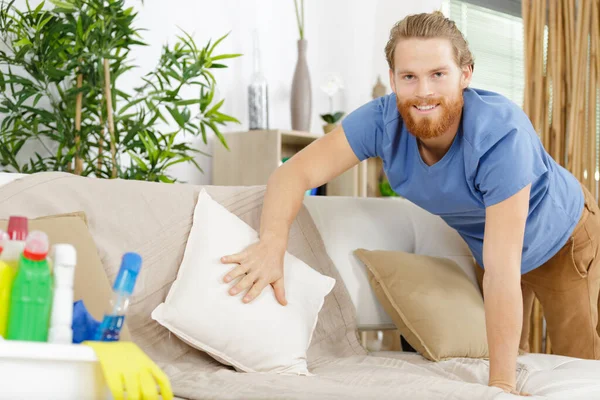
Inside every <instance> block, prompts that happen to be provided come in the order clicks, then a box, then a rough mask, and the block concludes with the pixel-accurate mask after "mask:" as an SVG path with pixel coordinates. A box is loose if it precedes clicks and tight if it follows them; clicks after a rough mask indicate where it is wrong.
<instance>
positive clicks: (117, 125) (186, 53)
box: [0, 0, 240, 182]
mask: <svg viewBox="0 0 600 400" xmlns="http://www.w3.org/2000/svg"><path fill="white" fill-rule="evenodd" d="M51 2H52V4H53V5H54V7H53V8H51V9H45V7H44V2H42V3H40V4H39V6H37V7H35V8H32V7H30V5H29V3H28V2H27V3H26V9H17V6H15V4H14V1H13V2H10V3H3V4H2V6H1V8H0V66H1V67H2V71H4V73H2V72H0V119H1V120H2V122H1V124H0V136H1V137H2V140H1V141H0V170H7V171H16V172H22V173H34V172H39V171H66V172H71V173H75V174H78V175H84V176H94V177H98V178H123V179H138V180H148V181H161V182H174V181H175V180H176V179H175V178H174V177H173V176H171V175H170V173H169V168H170V167H171V166H173V165H175V164H179V163H191V164H192V165H194V166H195V167H196V168H198V169H199V170H200V171H201V169H200V167H199V165H198V163H197V161H196V159H195V157H196V156H197V155H198V154H199V153H202V152H201V151H199V150H198V149H196V148H194V147H192V143H191V141H190V136H191V137H196V136H201V137H202V139H203V141H204V143H207V133H208V132H209V131H212V132H213V133H214V134H215V135H216V137H217V138H218V139H219V141H220V142H221V143H222V145H223V146H225V147H227V143H226V141H225V138H224V137H223V135H222V134H221V132H220V129H219V125H221V126H223V125H225V124H227V123H239V121H238V120H237V119H235V118H234V117H232V116H229V115H226V114H224V113H222V112H221V106H222V105H223V102H224V99H218V98H217V96H215V92H216V79H215V77H214V75H213V73H212V72H211V71H212V70H214V69H217V68H226V65H225V64H223V60H225V59H230V58H235V57H238V56H240V54H217V53H216V51H215V50H216V47H217V46H218V45H219V43H220V42H221V41H222V40H224V39H225V37H226V36H227V35H225V36H223V37H221V38H220V39H218V40H217V41H215V42H214V43H211V42H210V41H209V42H208V43H207V44H206V45H205V46H202V47H199V46H197V45H196V44H195V43H194V40H193V39H192V37H191V36H190V35H188V34H186V33H185V32H183V34H182V35H181V36H179V37H178V40H177V41H176V42H175V43H174V45H168V44H167V45H164V46H163V48H162V53H161V55H160V59H159V60H158V62H157V65H156V67H155V68H154V69H153V70H152V71H150V72H149V73H147V74H146V75H145V76H143V77H142V78H141V80H140V82H139V85H137V87H136V88H135V89H134V91H133V92H130V93H127V92H126V91H125V89H124V88H123V86H122V85H121V82H123V81H124V79H123V78H124V77H126V76H127V74H126V73H127V72H128V71H129V70H131V69H133V68H136V66H135V65H133V63H132V61H133V60H132V59H131V57H130V51H131V49H132V48H134V47H135V46H145V45H147V44H146V43H144V42H143V39H142V37H141V35H140V29H138V28H136V27H135V26H134V22H135V19H136V16H137V13H136V12H135V11H134V9H133V7H131V8H125V1H124V0H111V1H108V2H106V1H104V0H51ZM125 79H127V78H125ZM189 88H195V93H196V95H192V96H190V97H184V93H187V92H189V91H188V90H187V89H189Z"/></svg>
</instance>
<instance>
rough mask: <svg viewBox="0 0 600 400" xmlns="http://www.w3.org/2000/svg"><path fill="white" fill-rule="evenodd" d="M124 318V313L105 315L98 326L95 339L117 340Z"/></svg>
mask: <svg viewBox="0 0 600 400" xmlns="http://www.w3.org/2000/svg"><path fill="white" fill-rule="evenodd" d="M124 320H125V316H124V315H105V316H104V319H103V320H102V324H100V327H99V328H98V334H97V335H96V340H101V341H104V342H115V341H117V340H119V335H120V333H121V328H122V327H123V322H124Z"/></svg>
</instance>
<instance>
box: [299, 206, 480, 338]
mask: <svg viewBox="0 0 600 400" xmlns="http://www.w3.org/2000/svg"><path fill="white" fill-rule="evenodd" d="M304 205H305V206H306V208H308V210H309V212H310V214H311V216H312V218H313V220H314V222H315V225H316V226H317V228H318V230H319V232H320V234H321V237H322V239H323V242H324V243H325V248H326V250H327V253H328V254H329V256H330V258H331V259H332V261H333V263H334V264H335V266H336V268H337V270H338V271H339V273H340V275H341V277H342V279H343V280H344V283H345V284H346V287H347V288H348V291H349V293H350V297H351V300H352V302H353V303H354V306H355V307H356V314H357V325H358V327H359V328H360V329H393V327H394V324H393V322H392V320H391V318H390V317H389V316H388V315H387V314H386V312H385V311H384V310H383V307H381V305H380V304H379V302H378V300H377V298H376V297H375V294H374V292H373V291H372V289H371V287H370V285H369V280H368V277H367V273H366V270H365V267H364V266H363V264H362V263H361V262H360V261H359V260H358V259H357V258H356V257H355V256H354V255H353V251H354V250H355V249H357V248H364V249H367V250H396V251H405V252H409V253H415V254H424V255H430V256H436V257H445V258H449V259H452V260H454V261H455V262H456V263H457V264H458V265H459V266H460V267H461V268H462V269H463V270H464V271H465V273H466V274H467V276H468V277H469V279H470V280H471V281H472V282H473V284H474V285H475V286H476V287H477V278H476V276H475V270H474V268H475V264H474V260H473V257H472V255H471V252H470V251H469V248H468V246H467V244H466V243H465V242H464V240H463V239H462V238H461V237H460V235H459V234H458V233H457V232H456V231H455V230H454V229H452V228H450V227H449V226H448V225H447V224H446V223H445V222H444V221H443V220H442V219H441V218H440V217H438V216H435V215H432V214H430V213H429V212H427V211H425V210H423V209H422V208H420V207H418V206H416V205H415V204H413V203H411V202H410V201H408V200H405V199H401V198H374V197H344V196H307V197H306V198H305V200H304Z"/></svg>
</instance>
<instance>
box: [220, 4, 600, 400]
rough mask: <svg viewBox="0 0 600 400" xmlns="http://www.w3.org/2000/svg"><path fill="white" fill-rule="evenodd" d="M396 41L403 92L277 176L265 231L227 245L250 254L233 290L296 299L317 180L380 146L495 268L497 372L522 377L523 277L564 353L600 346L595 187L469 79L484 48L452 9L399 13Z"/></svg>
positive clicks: (491, 291) (491, 302) (415, 193)
mask: <svg viewBox="0 0 600 400" xmlns="http://www.w3.org/2000/svg"><path fill="white" fill-rule="evenodd" d="M385 53H386V57H387V61H388V64H389V67H390V70H389V76H390V84H391V87H392V89H393V92H394V93H392V94H391V95H388V96H384V97H382V98H379V99H377V100H374V101H372V102H370V103H368V104H366V105H364V106H362V107H360V108H359V109H357V110H355V111H354V112H352V113H351V114H350V115H348V117H347V118H345V119H344V120H343V122H342V126H341V127H338V128H337V129H336V130H334V131H333V132H332V133H330V134H328V135H326V136H324V137H323V138H321V139H319V140H317V141H316V142H314V143H312V144H311V145H310V146H308V147H307V148H305V149H304V150H302V151H301V152H299V153H298V154H297V155H296V156H295V157H293V158H292V159H291V160H289V161H288V162H287V163H285V164H283V166H281V167H280V168H278V169H277V170H276V171H275V172H274V173H273V175H272V176H271V177H270V179H269V182H268V185H267V191H266V195H265V203H264V209H263V214H262V221H261V229H260V240H259V242H257V243H255V244H254V245H252V246H250V247H249V248H248V249H246V250H245V251H243V252H241V253H239V254H235V255H230V256H227V257H224V258H223V262H224V263H238V264H239V265H238V266H236V267H235V268H234V269H233V270H232V271H230V272H229V273H228V274H227V275H226V277H225V281H226V282H231V281H232V280H233V279H236V278H238V277H241V279H240V280H239V281H238V282H237V283H236V284H235V285H234V286H233V287H232V289H231V290H230V293H231V294H236V293H239V292H240V291H243V290H246V289H249V290H248V293H247V294H246V295H245V298H244V301H245V302H248V301H251V300H252V299H253V298H255V297H256V296H257V295H258V294H260V292H261V291H262V289H263V288H264V287H266V285H268V284H272V285H273V288H274V291H275V295H276V297H277V299H278V300H279V301H280V303H281V304H283V305H285V303H286V301H285V294H284V287H283V278H282V277H283V269H282V268H283V264H282V260H283V254H284V251H285V249H286V244H287V237H288V232H289V228H290V225H291V223H292V221H293V220H294V218H295V216H296V214H297V212H298V210H299V208H300V206H301V204H302V199H303V193H304V191H305V190H306V189H308V188H311V187H317V186H319V185H322V184H323V183H325V182H327V181H329V180H331V179H332V178H333V177H335V176H337V175H339V174H341V173H342V172H344V171H345V170H347V169H349V168H350V167H352V166H354V165H356V164H357V163H358V162H359V161H362V160H364V159H366V158H368V157H376V156H378V157H381V158H382V159H383V161H384V168H385V172H386V174H387V176H388V178H389V181H390V184H391V185H392V187H393V188H394V189H395V191H396V192H398V193H399V194H400V195H402V196H404V197H406V198H408V199H409V200H411V201H412V202H414V203H415V204H417V205H419V206H421V207H422V208H424V209H426V210H428V211H430V212H431V213H433V214H436V215H439V216H441V217H442V218H443V219H444V220H445V221H446V222H447V223H448V225H450V226H451V227H453V228H454V229H456V230H457V231H458V233H459V234H460V235H461V236H462V237H463V239H464V240H465V241H466V242H467V244H468V245H469V247H470V249H471V251H472V253H473V256H474V257H475V259H476V261H477V263H478V265H480V266H482V268H485V274H483V269H481V268H477V269H478V270H480V276H481V275H483V277H482V286H483V293H484V299H485V312H486V330H487V337H488V345H489V351H490V376H489V384H490V385H492V386H497V387H500V388H502V389H503V390H505V391H507V392H514V389H515V365H516V359H517V354H518V348H519V339H520V335H521V330H522V326H523V303H522V302H523V296H522V291H521V290H522V288H521V286H523V288H525V289H529V290H533V292H535V294H536V295H537V296H538V298H539V299H540V301H541V303H542V306H543V308H544V311H545V314H546V318H547V326H548V332H549V335H550V337H551V338H552V345H553V350H554V352H555V353H558V354H563V355H568V356H575V357H582V358H590V359H600V336H599V335H598V330H597V329H598V328H597V326H598V294H599V292H600V268H599V267H598V261H597V257H596V255H597V252H598V233H600V210H599V209H598V206H597V204H596V201H595V200H594V198H593V196H592V195H591V194H590V193H589V192H588V191H587V190H586V189H584V188H582V186H581V185H580V184H579V182H577V180H576V179H575V178H574V177H573V176H572V175H571V174H570V173H569V172H568V171H566V170H565V169H564V168H562V167H560V166H559V165H558V164H557V163H556V162H555V161H554V160H552V158H551V157H550V156H549V155H548V154H547V153H546V151H545V150H544V148H543V146H542V144H541V143H540V141H539V139H538V137H537V135H536V133H535V131H534V129H533V127H532V125H531V123H530V121H529V119H528V117H527V116H526V115H525V114H524V113H523V111H522V110H521V109H520V108H519V106H517V105H516V104H514V103H512V102H511V101H509V100H508V99H506V98H505V97H503V96H501V95H499V94H496V93H492V92H488V91H483V90H476V89H471V88H469V87H468V86H469V83H470V81H471V77H472V74H473V66H474V63H473V57H472V55H471V53H470V51H469V48H468V45H467V43H466V41H465V40H464V38H463V36H462V34H461V33H460V31H459V30H458V29H457V28H456V26H455V24H454V23H453V22H452V21H450V20H448V19H446V18H445V17H444V16H443V14H441V13H439V12H434V13H432V14H419V15H413V16H409V17H407V18H405V19H404V20H402V21H400V22H399V23H397V24H396V25H395V26H394V27H393V28H392V30H391V32H390V39H389V42H388V44H387V46H386V48H385ZM332 154H335V156H334V157H332V156H331V155H332ZM526 318H528V316H526Z"/></svg>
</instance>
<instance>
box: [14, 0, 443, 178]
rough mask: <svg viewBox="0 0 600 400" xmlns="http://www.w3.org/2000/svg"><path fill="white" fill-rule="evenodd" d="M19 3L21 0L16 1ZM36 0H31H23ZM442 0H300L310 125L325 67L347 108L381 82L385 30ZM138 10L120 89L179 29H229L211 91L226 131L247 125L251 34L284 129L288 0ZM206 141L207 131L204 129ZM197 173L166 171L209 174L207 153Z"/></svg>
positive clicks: (290, 69) (315, 124) (290, 22)
mask: <svg viewBox="0 0 600 400" xmlns="http://www.w3.org/2000/svg"><path fill="white" fill-rule="evenodd" d="M19 3H21V5H24V3H25V1H24V0H19V1H17V5H18V6H21V5H19ZM35 3H38V2H36V1H30V4H35ZM441 3H442V0H421V1H419V2H415V1H414V0H370V1H366V0H321V1H316V0H312V1H311V0H307V1H305V21H306V23H305V25H306V26H305V38H306V39H307V40H308V64H309V70H310V76H311V80H312V94H313V99H312V104H313V112H312V113H313V118H312V123H311V131H312V132H319V133H320V132H322V128H321V125H322V124H321V121H320V118H319V114H322V113H325V112H328V111H329V104H328V99H327V97H326V95H325V94H324V93H323V92H322V91H321V90H320V89H319V86H320V85H321V84H323V83H324V82H325V80H326V79H327V77H328V76H329V75H330V74H339V75H340V76H341V77H342V79H343V81H344V83H345V89H344V90H343V92H342V93H340V94H339V95H338V96H337V97H336V101H335V108H336V109H341V110H343V111H345V112H349V111H352V110H353V109H355V108H357V107H359V106H360V105H362V104H364V103H365V102H367V101H369V100H370V99H371V91H372V87H373V85H374V84H375V82H376V79H377V75H378V74H379V75H381V77H382V80H383V81H384V83H385V84H386V86H387V87H388V91H389V83H388V78H387V76H388V75H387V64H386V62H385V57H384V53H383V49H384V46H385V43H386V41H387V37H388V33H389V29H390V28H391V26H392V25H393V24H394V23H395V22H396V21H398V20H400V19H402V18H403V17H404V16H406V15H408V14H413V13H418V12H429V11H433V10H436V9H440V7H441ZM127 5H128V6H134V7H135V8H136V9H137V10H138V11H139V15H138V21H137V26H138V27H140V28H145V29H147V30H146V31H143V32H142V36H143V39H144V41H145V42H147V43H149V44H150V46H148V47H138V48H137V49H135V50H134V51H132V55H133V57H134V58H135V60H134V63H135V64H136V65H139V66H140V68H138V69H136V70H134V71H133V72H131V73H130V74H129V75H128V76H126V77H124V78H123V79H122V82H121V83H122V84H123V85H124V87H125V88H126V89H127V88H128V86H127V85H129V87H133V86H136V85H138V84H139V82H140V80H139V78H140V77H141V76H142V75H143V74H145V73H146V72H148V71H149V70H151V69H152V68H153V67H154V66H155V65H156V62H157V60H158V58H159V55H160V50H161V46H162V45H163V44H164V43H165V42H167V41H169V42H170V43H173V41H174V40H175V38H176V36H177V35H178V34H179V32H180V30H179V28H181V29H183V30H185V31H187V32H189V33H190V34H192V36H193V37H194V39H195V41H196V43H197V44H198V45H199V46H202V45H204V44H205V43H206V41H208V39H210V38H212V39H216V38H218V37H220V36H222V35H223V34H225V33H227V32H229V31H231V34H230V36H229V37H228V38H227V39H225V41H224V42H222V44H221V45H220V46H219V49H220V52H227V53H243V54H244V56H243V57H240V58H238V59H233V60H227V61H228V65H229V66H230V68H228V69H225V70H220V71H218V73H217V74H216V77H217V84H218V85H219V87H218V88H219V92H218V94H219V95H220V96H221V97H222V98H225V99H226V100H225V104H224V106H223V112H225V113H227V114H230V115H233V116H234V117H236V118H238V119H239V120H240V121H241V125H235V124H232V125H230V126H228V127H227V128H226V129H225V131H236V130H246V129H247V128H248V111H247V103H248V102H247V85H248V83H249V81H250V78H251V74H252V67H253V61H252V60H253V59H252V49H253V37H252V33H253V31H254V30H255V29H256V30H257V32H258V35H259V39H260V45H261V56H262V66H263V71H264V74H265V76H266V78H267V80H268V82H269V96H270V110H269V112H270V127H271V128H281V129H290V128H291V117H290V109H289V99H290V91H291V83H292V76H293V73H294V68H295V65H296V59H297V49H296V41H297V39H298V29H297V26H296V17H295V13H294V2H293V0H169V1H161V0H145V2H144V5H142V4H141V1H139V0H127ZM210 139H211V141H212V136H210ZM211 141H209V145H208V146H205V145H204V144H203V143H202V140H201V139H199V138H198V139H196V140H195V141H194V143H195V145H196V146H197V147H198V148H199V149H200V150H202V151H205V152H208V153H212V143H211ZM198 162H199V163H200V165H201V167H202V168H203V169H204V175H202V174H200V173H199V172H197V171H196V170H195V168H194V167H193V166H189V165H180V166H177V167H176V169H174V170H173V171H172V172H173V173H174V174H175V175H176V176H177V177H178V178H180V179H183V180H185V181H188V182H191V183H198V184H207V183H210V181H211V161H210V158H208V157H205V156H199V157H198Z"/></svg>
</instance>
